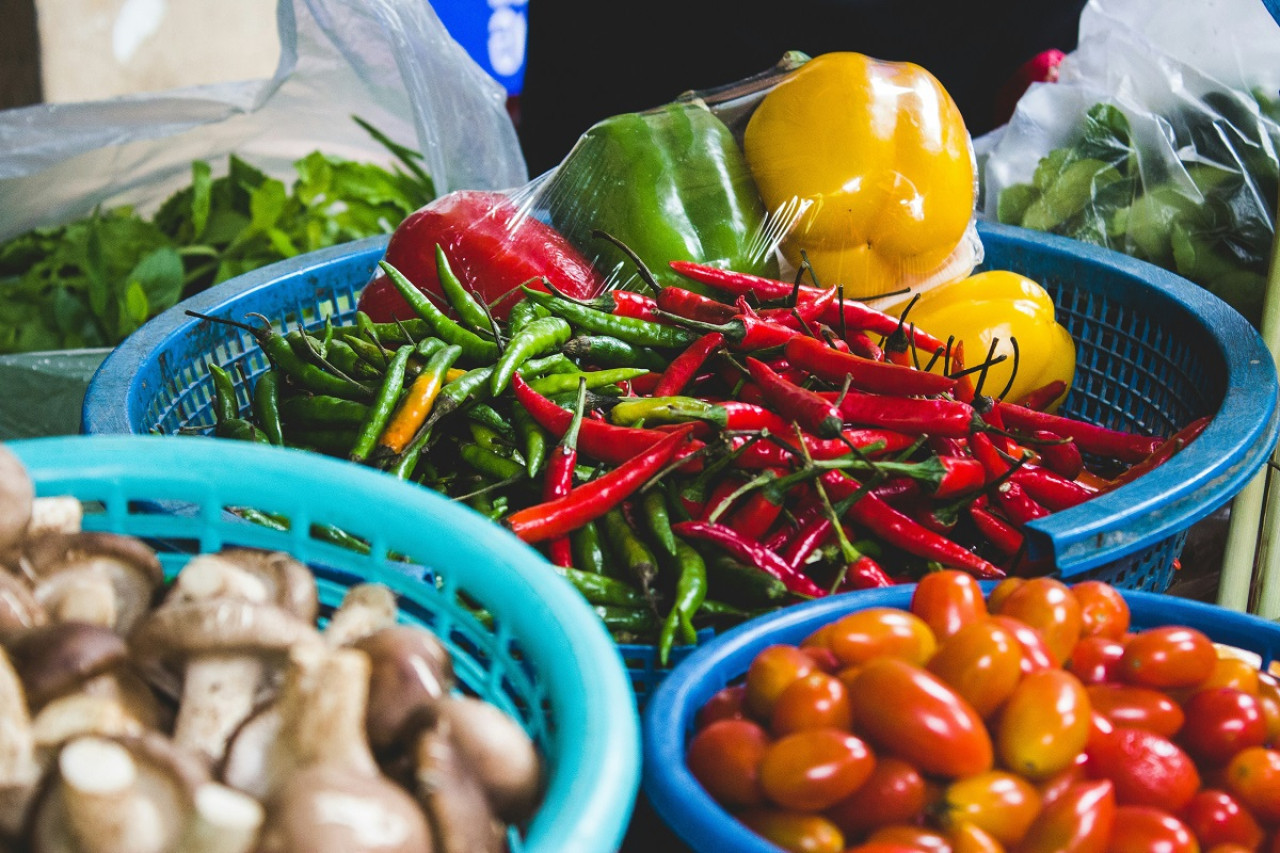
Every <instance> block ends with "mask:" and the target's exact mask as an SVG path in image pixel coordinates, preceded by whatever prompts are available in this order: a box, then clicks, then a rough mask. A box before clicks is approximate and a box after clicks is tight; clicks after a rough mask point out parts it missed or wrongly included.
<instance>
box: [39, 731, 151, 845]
mask: <svg viewBox="0 0 1280 853" xmlns="http://www.w3.org/2000/svg"><path fill="white" fill-rule="evenodd" d="M58 770H59V773H60V785H59V792H60V794H61V796H62V799H63V803H64V805H65V808H66V813H67V824H68V829H69V830H70V833H71V836H72V837H73V838H74V839H75V840H76V843H77V849H78V850H79V851H81V853H152V851H161V850H164V849H166V845H167V844H168V843H169V842H170V841H171V838H170V833H169V832H168V831H167V826H168V825H169V822H170V821H171V820H172V819H173V816H171V815H162V814H160V813H159V810H158V809H157V804H156V803H155V802H152V801H151V800H149V799H148V798H147V797H146V796H144V795H143V794H142V793H141V791H140V785H139V781H140V780H139V772H138V766H137V764H136V763H135V762H134V760H133V756H131V755H130V754H129V750H127V749H125V748H124V747H123V746H121V745H120V744H118V743H116V742H115V741H111V740H106V739H105V738H97V737H83V738H78V739H77V740H74V741H72V742H71V743H69V744H67V745H66V746H65V747H64V748H63V750H62V752H61V753H59V756H58Z"/></svg>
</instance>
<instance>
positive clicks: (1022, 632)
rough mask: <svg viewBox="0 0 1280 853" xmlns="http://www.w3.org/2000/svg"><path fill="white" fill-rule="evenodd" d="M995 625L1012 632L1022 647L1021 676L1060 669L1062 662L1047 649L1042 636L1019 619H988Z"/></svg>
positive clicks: (1010, 617)
mask: <svg viewBox="0 0 1280 853" xmlns="http://www.w3.org/2000/svg"><path fill="white" fill-rule="evenodd" d="M990 618H991V620H992V621H993V622H995V623H996V624H997V625H1002V626H1003V627H1005V628H1008V629H1009V630H1010V631H1012V632H1013V635H1014V636H1015V637H1017V638H1018V643H1019V644H1020V645H1021V646H1022V674H1023V675H1026V674H1028V673H1032V672H1035V671H1037V670H1041V669H1060V668H1061V667H1062V661H1061V659H1060V658H1058V657H1057V656H1056V655H1054V653H1053V652H1052V651H1051V650H1050V649H1049V645H1048V644H1047V643H1046V642H1045V641H1044V636H1043V635H1041V633H1040V632H1039V631H1037V630H1036V629H1035V628H1032V627H1031V626H1030V625H1028V624H1027V623H1026V622H1023V621H1022V620H1021V619H1014V618H1013V617H1012V616H1002V615H995V616H992V617H990Z"/></svg>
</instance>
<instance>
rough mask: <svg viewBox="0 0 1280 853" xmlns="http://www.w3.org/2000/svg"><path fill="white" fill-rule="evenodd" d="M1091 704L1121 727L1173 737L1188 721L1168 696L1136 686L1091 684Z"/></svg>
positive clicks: (1179, 707) (1088, 689) (1088, 691)
mask: <svg viewBox="0 0 1280 853" xmlns="http://www.w3.org/2000/svg"><path fill="white" fill-rule="evenodd" d="M1085 690H1086V692H1087V693H1088V694H1089V704H1090V705H1091V706H1092V708H1093V709H1094V710H1095V711H1098V712H1099V713H1101V714H1102V715H1103V716H1105V717H1106V718H1107V719H1108V720H1110V721H1111V722H1112V723H1114V724H1115V725H1117V726H1133V727H1134V728H1139V729H1146V730H1148V731H1152V732H1155V733H1156V734H1161V735H1164V736H1165V737H1173V736H1174V735H1175V734H1177V733H1178V730H1179V729H1181V728H1182V723H1183V721H1184V720H1185V719H1186V714H1184V713H1183V710H1182V706H1180V705H1179V704H1178V703H1177V702H1174V701H1173V700H1172V699H1170V698H1169V696H1168V694H1166V693H1164V692H1163V691H1160V690H1153V689H1152V688H1150V687H1136V686H1134V685H1132V684H1115V683H1109V684H1090V685H1089V686H1088V687H1086V688H1085Z"/></svg>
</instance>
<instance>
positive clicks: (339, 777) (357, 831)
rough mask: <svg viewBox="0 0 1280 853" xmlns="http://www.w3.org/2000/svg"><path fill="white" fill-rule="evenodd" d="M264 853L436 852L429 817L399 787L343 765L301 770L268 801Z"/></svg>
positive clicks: (261, 840)
mask: <svg viewBox="0 0 1280 853" xmlns="http://www.w3.org/2000/svg"><path fill="white" fill-rule="evenodd" d="M266 810H267V818H266V822H265V823H264V824H263V827H262V833H261V835H260V836H259V838H258V847H257V851H258V853H304V851H305V853H353V851H360V853H431V851H432V850H433V846H432V841H431V830H430V828H429V826H428V825H427V818H426V815H425V814H424V813H423V812H422V810H421V809H420V808H419V807H418V804H417V803H416V802H414V800H413V798H412V797H411V796H409V794H408V792H406V791H405V790H404V789H403V788H401V787H400V786H399V785H396V784H395V783H394V782H391V781H390V780H388V779H385V778H383V777H381V776H378V775H365V774H357V773H352V772H351V771H350V769H349V768H346V767H344V766H343V765H341V764H315V765H312V766H310V767H307V768H305V769H303V770H300V771H298V772H297V773H295V774H294V775H293V776H292V777H290V778H289V780H288V782H287V783H286V784H285V785H284V786H283V787H282V788H281V789H280V790H279V792H278V793H277V794H276V795H275V796H273V797H271V799H269V800H268V801H267V803H266Z"/></svg>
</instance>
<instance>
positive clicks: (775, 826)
mask: <svg viewBox="0 0 1280 853" xmlns="http://www.w3.org/2000/svg"><path fill="white" fill-rule="evenodd" d="M738 818H739V820H741V821H742V823H743V824H744V825H746V827H747V828H748V829H750V830H751V831H752V832H754V833H755V834H756V835H759V836H760V837H762V838H765V839H767V840H769V841H772V842H773V843H774V844H776V845H778V846H779V847H781V848H782V849H783V850H791V851H794V853H840V851H841V850H843V849H844V835H843V834H842V833H841V832H840V830H839V829H837V828H836V826H835V824H833V823H832V822H831V821H829V820H827V819H826V818H824V817H822V816H821V815H816V814H804V813H802V812H792V811H786V810H784V809H749V810H747V811H745V812H742V813H741V814H740V815H739V816H738Z"/></svg>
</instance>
